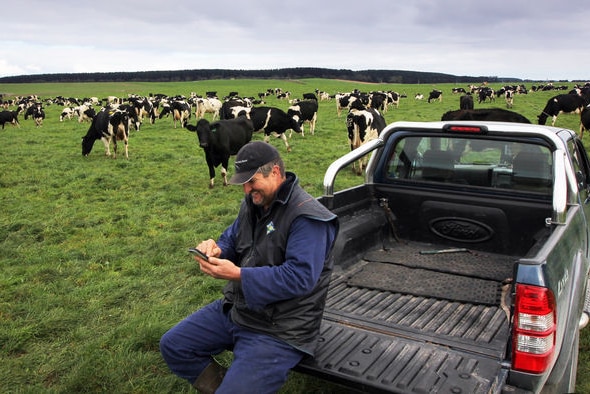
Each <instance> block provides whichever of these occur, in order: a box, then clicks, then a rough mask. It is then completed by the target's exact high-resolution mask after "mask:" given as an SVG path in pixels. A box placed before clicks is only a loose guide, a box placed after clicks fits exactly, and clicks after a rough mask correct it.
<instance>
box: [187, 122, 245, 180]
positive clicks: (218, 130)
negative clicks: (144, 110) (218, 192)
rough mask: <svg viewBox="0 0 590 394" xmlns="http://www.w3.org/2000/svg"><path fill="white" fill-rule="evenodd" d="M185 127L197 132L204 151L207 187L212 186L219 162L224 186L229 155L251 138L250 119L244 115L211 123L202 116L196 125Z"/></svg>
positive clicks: (236, 151) (233, 153)
mask: <svg viewBox="0 0 590 394" xmlns="http://www.w3.org/2000/svg"><path fill="white" fill-rule="evenodd" d="M185 127H186V129H187V130H189V131H194V132H196V133H197V137H198V138H199V146H200V147H201V148H203V150H204V151H205V160H206V161H207V166H209V188H212V187H213V186H214V183H215V167H217V166H219V165H220V164H221V174H222V175H223V186H226V185H227V168H228V163H229V157H230V156H233V155H235V154H236V153H238V150H240V148H241V147H242V146H244V145H245V144H247V143H248V142H250V140H251V139H252V133H253V132H254V125H253V124H252V121H251V120H250V119H248V118H246V117H245V116H239V117H237V118H235V119H223V120H218V121H216V122H213V123H209V121H208V120H207V119H204V118H202V119H199V120H198V121H197V125H196V126H193V125H190V124H187V125H185Z"/></svg>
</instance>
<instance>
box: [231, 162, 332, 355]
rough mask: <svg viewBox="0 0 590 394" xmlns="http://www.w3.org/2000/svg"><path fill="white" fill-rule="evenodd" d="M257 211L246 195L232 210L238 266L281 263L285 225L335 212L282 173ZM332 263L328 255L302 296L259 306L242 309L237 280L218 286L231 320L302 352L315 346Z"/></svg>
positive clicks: (329, 218) (324, 218)
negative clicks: (262, 210) (264, 207)
mask: <svg viewBox="0 0 590 394" xmlns="http://www.w3.org/2000/svg"><path fill="white" fill-rule="evenodd" d="M257 212H259V209H258V208H257V207H255V206H254V204H252V201H251V200H250V198H246V199H245V200H244V201H243V202H242V206H241V208H240V212H239V214H238V218H239V222H240V229H239V233H238V236H237V246H236V251H237V253H238V256H239V257H238V265H240V266H241V267H261V266H265V265H275V264H276V265H278V264H282V263H283V262H284V261H285V251H286V247H287V237H288V234H289V228H290V226H291V223H292V222H293V221H294V220H295V219H296V218H297V217H299V216H305V217H307V218H310V219H313V220H319V221H323V222H334V224H335V225H336V226H337V225H338V221H337V218H336V215H334V214H333V213H332V212H330V211H329V210H328V209H327V208H325V207H324V206H323V205H322V204H321V203H320V202H319V201H317V199H315V198H314V197H312V196H311V195H309V194H308V193H307V192H305V191H304V190H303V189H302V188H301V187H300V186H299V185H298V179H297V177H296V176H295V174H292V173H287V181H285V182H284V183H283V185H282V186H281V188H280V189H279V191H278V193H277V198H276V199H275V201H274V202H273V203H272V206H271V208H270V209H269V211H268V212H267V213H266V214H265V215H264V216H262V217H260V218H258V217H257V216H256V215H257ZM332 266H333V261H332V259H331V256H328V257H327V258H326V260H325V262H324V268H323V270H322V273H321V275H320V278H319V280H318V283H317V284H316V286H315V288H314V289H313V290H312V291H311V292H310V293H309V294H307V295H305V296H302V297H298V298H293V299H289V300H285V301H280V302H276V303H274V304H271V305H267V306H266V308H264V309H263V310H252V309H250V308H248V307H247V305H246V303H245V300H244V295H243V293H242V288H241V283H240V282H229V283H228V284H227V285H226V287H225V288H224V296H225V301H226V302H228V303H230V304H231V305H232V308H231V318H232V320H233V321H234V322H235V323H236V324H238V325H240V326H242V327H247V328H250V329H252V330H255V331H258V332H263V333H266V334H269V335H272V336H274V337H277V338H279V339H281V340H284V341H285V342H287V343H289V344H291V345H292V346H294V347H295V348H297V349H299V350H302V351H304V352H306V353H308V354H312V355H313V352H314V350H315V346H316V339H317V335H318V334H319V329H320V323H321V317H322V313H323V310H324V305H325V301H326V295H327V292H328V285H329V282H330V274H331V273H332Z"/></svg>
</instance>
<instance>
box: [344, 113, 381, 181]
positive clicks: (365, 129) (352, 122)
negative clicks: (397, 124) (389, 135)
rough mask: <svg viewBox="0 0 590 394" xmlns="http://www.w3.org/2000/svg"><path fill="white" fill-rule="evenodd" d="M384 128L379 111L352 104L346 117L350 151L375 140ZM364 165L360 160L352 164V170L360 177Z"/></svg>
mask: <svg viewBox="0 0 590 394" xmlns="http://www.w3.org/2000/svg"><path fill="white" fill-rule="evenodd" d="M385 126H386V122H385V118H384V117H383V115H381V113H380V112H379V111H377V110H376V109H374V108H367V107H365V106H363V105H362V104H360V103H358V102H357V103H354V104H353V105H352V106H351V108H350V110H349V112H348V115H347V116H346V129H347V131H348V140H349V142H350V150H354V149H356V148H358V147H360V146H361V145H363V144H364V143H366V142H367V141H370V140H372V139H375V138H377V137H378V136H379V133H380V132H381V130H383V129H384V128H385ZM364 165H365V163H364V160H363V159H361V160H359V161H358V162H357V163H353V164H352V170H353V171H355V172H356V173H357V174H358V175H361V174H362V172H363V167H364Z"/></svg>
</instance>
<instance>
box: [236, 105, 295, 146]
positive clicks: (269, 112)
mask: <svg viewBox="0 0 590 394" xmlns="http://www.w3.org/2000/svg"><path fill="white" fill-rule="evenodd" d="M239 108H240V110H239V112H238V113H237V114H236V115H238V116H241V115H245V116H246V117H247V118H248V119H250V120H252V123H253V124H254V132H258V131H263V132H264V141H265V142H268V141H269V140H270V136H271V135H272V136H274V137H276V138H281V139H282V140H283V142H284V143H285V146H286V147H287V152H291V146H290V145H289V141H287V136H286V135H285V132H286V131H287V130H289V129H292V130H294V131H295V132H297V133H301V127H300V126H299V123H298V122H297V121H296V120H295V119H293V118H292V117H291V116H289V115H288V114H287V113H286V112H285V111H283V110H282V109H280V108H276V107H239Z"/></svg>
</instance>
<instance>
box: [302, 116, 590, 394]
mask: <svg viewBox="0 0 590 394" xmlns="http://www.w3.org/2000/svg"><path fill="white" fill-rule="evenodd" d="M455 126H459V127H455ZM367 154H370V155H371V157H370V160H369V162H368V166H367V170H366V175H365V182H364V184H363V185H359V186H357V187H353V188H350V189H346V190H342V191H338V192H336V193H334V179H335V177H336V174H337V173H338V172H339V171H340V170H341V169H342V168H345V167H346V166H347V165H349V164H351V163H353V162H354V161H355V160H358V159H359V158H360V157H362V156H365V155H367ZM521 159H522V160H521ZM519 160H521V162H522V163H519V162H518V161H519ZM589 174H590V168H589V166H588V159H587V155H586V152H585V150H583V145H582V144H581V142H580V141H579V140H578V139H577V137H576V135H575V133H574V132H572V131H567V130H559V129H554V128H551V127H542V126H534V125H520V124H509V123H500V122H487V123H477V122H453V123H448V122H428V123H414V122H399V123H394V124H392V125H390V126H388V127H387V128H386V129H385V130H383V132H382V133H381V135H380V137H379V139H377V140H373V141H371V142H369V143H367V144H365V145H364V146H361V148H358V149H357V150H355V151H353V152H351V153H350V154H348V155H346V156H344V157H343V158H341V159H339V160H337V161H336V162H335V163H334V164H333V165H332V166H331V167H330V168H329V169H328V171H327V172H326V177H325V180H324V186H325V195H324V196H323V197H321V198H320V201H322V203H324V205H326V206H327V207H328V208H329V209H331V210H332V211H333V212H335V213H336V214H337V215H338V217H339V219H340V232H339V235H338V238H337V240H336V244H335V246H334V253H333V263H334V271H333V274H332V281H331V285H330V290H329V293H328V298H327V301H326V307H325V311H324V317H323V322H322V329H321V337H320V340H319V343H318V350H317V354H316V355H315V357H314V358H309V359H306V360H304V361H303V362H302V363H301V364H300V365H299V366H298V367H297V369H298V370H299V371H303V372H306V373H310V374H313V375H316V376H319V377H322V378H325V379H329V380H332V381H335V382H338V383H341V384H344V385H346V386H347V387H350V388H355V389H357V390H359V391H370V392H395V393H414V392H461V393H481V392H486V393H487V392H502V391H512V392H518V391H519V390H522V392H526V391H530V392H564V390H565V391H567V390H571V388H572V385H573V384H574V383H575V367H576V365H575V363H573V361H572V360H573V359H574V358H575V361H576V363H577V351H578V350H577V346H578V343H577V338H578V337H579V336H578V327H579V322H580V319H581V317H582V315H583V313H584V301H585V298H586V292H587V282H588V270H589V264H588V257H589V254H588V239H589V235H588V226H587V217H588V216H587V215H588V214H589V212H588V205H587V199H588V180H589V176H590V175H589ZM522 289H525V290H522ZM537 291H539V293H538V294H541V295H542V294H547V295H548V296H547V297H548V298H547V299H548V300H549V301H550V302H549V304H550V305H549V306H548V308H549V309H548V310H549V313H550V314H549V315H547V316H540V317H535V316H533V317H531V316H529V314H528V313H523V312H522V311H523V310H525V309H526V308H527V307H529V306H527V305H524V306H522V305H515V300H517V299H518V300H521V299H524V298H526V296H525V297H524V298H523V296H522V294H523V292H528V293H527V294H528V295H527V296H529V297H533V299H534V297H537V293H535V292H537ZM517 292H518V293H517ZM529 293H534V294H532V296H531V295H530V294H529ZM515 311H516V313H515ZM539 321H540V322H541V323H540V324H547V327H546V328H544V327H545V326H542V325H539V327H537V326H535V325H536V324H539V323H538V322H539ZM515 325H516V326H515ZM543 330H545V331H543ZM536 344H541V345H542V346H544V347H542V348H540V349H536V348H535V347H534V346H536ZM529 352H533V355H532V356H531V354H529ZM535 352H537V353H538V354H537V353H535ZM537 359H539V360H542V363H541V362H537ZM515 360H516V361H515ZM515 362H517V364H518V365H517V367H516V368H515V366H514V365H513V363H515ZM529 363H530V365H531V366H530V367H529ZM572 364H573V365H572ZM572 370H574V372H573V373H572ZM572 375H573V378H572ZM572 380H573V381H572Z"/></svg>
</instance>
